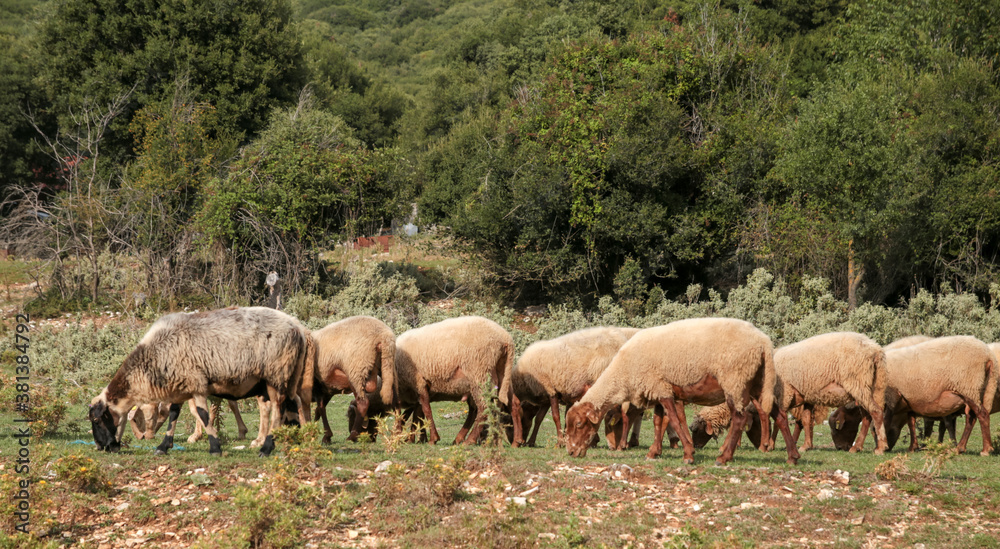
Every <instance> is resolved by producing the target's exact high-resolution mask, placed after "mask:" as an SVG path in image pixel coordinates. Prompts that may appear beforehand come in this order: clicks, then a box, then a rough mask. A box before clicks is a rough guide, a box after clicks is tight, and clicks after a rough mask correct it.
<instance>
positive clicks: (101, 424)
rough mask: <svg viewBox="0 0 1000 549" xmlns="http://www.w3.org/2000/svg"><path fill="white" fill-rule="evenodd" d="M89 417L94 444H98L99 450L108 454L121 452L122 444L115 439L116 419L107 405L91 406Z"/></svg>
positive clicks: (99, 403)
mask: <svg viewBox="0 0 1000 549" xmlns="http://www.w3.org/2000/svg"><path fill="white" fill-rule="evenodd" d="M87 416H88V418H89V419H90V425H91V430H92V431H93V433H94V443H95V444H97V449H98V450H105V451H108V452H117V451H118V450H120V449H121V444H120V443H119V442H118V440H116V439H115V433H116V432H117V429H116V427H115V419H114V417H113V416H112V415H111V410H109V409H108V406H107V404H105V403H103V402H98V403H96V404H91V405H90V411H89V412H88V414H87Z"/></svg>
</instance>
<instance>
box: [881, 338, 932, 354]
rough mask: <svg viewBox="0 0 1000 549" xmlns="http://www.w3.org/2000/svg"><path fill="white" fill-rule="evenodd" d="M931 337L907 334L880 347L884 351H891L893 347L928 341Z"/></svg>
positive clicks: (900, 347)
mask: <svg viewBox="0 0 1000 549" xmlns="http://www.w3.org/2000/svg"><path fill="white" fill-rule="evenodd" d="M932 339H934V338H933V337H930V336H925V335H912V336H907V337H902V338H899V339H897V340H896V341H893V342H892V343H890V344H888V345H886V346H884V347H882V348H883V349H885V350H886V351H891V350H893V349H902V348H903V347H909V346H910V345H917V344H919V343H923V342H925V341H930V340H932Z"/></svg>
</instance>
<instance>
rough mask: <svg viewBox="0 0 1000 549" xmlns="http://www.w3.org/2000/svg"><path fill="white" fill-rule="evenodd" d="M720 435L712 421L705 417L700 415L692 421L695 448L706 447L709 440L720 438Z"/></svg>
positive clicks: (692, 438) (692, 436)
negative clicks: (706, 419)
mask: <svg viewBox="0 0 1000 549" xmlns="http://www.w3.org/2000/svg"><path fill="white" fill-rule="evenodd" d="M718 436H719V434H718V432H717V431H716V430H715V429H714V428H713V427H712V424H711V423H710V422H708V421H705V418H703V417H700V416H699V417H696V418H694V421H693V422H691V440H692V441H693V442H694V447H695V448H704V447H705V445H706V444H708V441H710V440H712V439H714V438H718Z"/></svg>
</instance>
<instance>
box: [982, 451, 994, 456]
mask: <svg viewBox="0 0 1000 549" xmlns="http://www.w3.org/2000/svg"><path fill="white" fill-rule="evenodd" d="M992 453H993V452H992V451H990V450H983V451H982V452H979V455H981V456H988V455H990V454H992Z"/></svg>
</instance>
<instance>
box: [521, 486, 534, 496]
mask: <svg viewBox="0 0 1000 549" xmlns="http://www.w3.org/2000/svg"><path fill="white" fill-rule="evenodd" d="M538 488H539V487H538V486H535V487H534V488H532V489H530V490H525V491H523V492H521V493H520V494H518V495H520V496H521V497H525V496H530V495H531V494H534V493H535V492H537V491H538Z"/></svg>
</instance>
